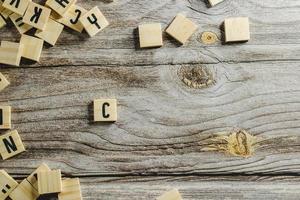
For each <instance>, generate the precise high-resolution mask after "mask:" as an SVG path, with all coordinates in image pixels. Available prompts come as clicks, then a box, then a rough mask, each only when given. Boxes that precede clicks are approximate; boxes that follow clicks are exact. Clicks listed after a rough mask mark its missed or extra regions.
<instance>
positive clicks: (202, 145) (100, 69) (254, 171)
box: [0, 0, 300, 200]
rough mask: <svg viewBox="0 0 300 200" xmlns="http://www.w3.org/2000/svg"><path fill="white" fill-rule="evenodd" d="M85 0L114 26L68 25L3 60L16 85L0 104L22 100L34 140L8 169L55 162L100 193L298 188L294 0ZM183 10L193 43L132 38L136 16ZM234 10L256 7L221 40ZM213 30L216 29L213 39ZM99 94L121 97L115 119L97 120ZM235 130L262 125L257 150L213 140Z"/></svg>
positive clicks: (94, 195)
mask: <svg viewBox="0 0 300 200" xmlns="http://www.w3.org/2000/svg"><path fill="white" fill-rule="evenodd" d="M78 4H80V5H82V6H83V7H85V8H86V9H90V8H92V7H93V6H96V5H97V6H99V8H100V9H101V10H102V11H103V13H104V14H105V15H106V16H107V18H108V20H109V21H110V23H111V25H110V26H109V27H108V28H106V29H105V30H104V31H103V32H101V33H100V34H98V35H96V36H95V37H93V38H88V36H87V34H79V33H75V32H73V31H71V30H68V29H65V31H64V32H63V34H62V36H61V37H60V39H59V41H58V43H57V45H56V46H55V47H46V48H44V51H43V53H42V59H41V62H40V63H30V62H28V61H25V60H23V61H22V66H20V67H9V66H3V65H1V69H0V71H1V73H3V74H4V75H5V76H7V77H8V79H9V81H10V82H11V85H10V86H9V87H8V88H7V89H5V90H4V91H3V92H1V93H0V103H1V104H3V105H6V104H7V105H11V106H12V107H13V111H12V123H13V128H14V129H17V130H18V131H19V133H20V135H21V137H22V139H23V141H24V143H25V146H26V147H27V152H25V153H23V154H21V155H19V156H17V157H15V158H13V159H9V160H7V161H0V168H4V169H6V170H7V171H8V172H9V173H11V174H12V175H13V176H14V177H16V178H23V177H25V176H26V175H28V174H29V173H30V172H31V171H32V170H33V169H34V168H36V167H37V166H38V165H39V164H40V163H41V162H46V163H47V164H48V165H49V166H50V167H51V168H61V169H62V171H63V173H64V176H66V177H73V176H75V177H80V178H81V181H82V189H83V195H84V199H91V200H92V199H107V200H127V199H128V200H129V199H131V200H134V199H141V198H144V199H149V200H150V199H154V198H155V197H156V196H158V195H159V194H161V193H163V192H164V191H166V190H168V189H170V188H173V187H176V188H178V189H179V190H180V191H181V192H182V193H183V197H184V199H188V200H192V199H193V200H199V199H299V193H300V190H299V189H300V185H299V182H300V180H299V174H300V153H299V151H300V134H299V131H300V125H299V122H300V102H299V99H300V90H299V84H300V62H299V61H300V59H299V58H300V23H299V21H300V14H299V11H300V1H299V0H287V1H283V0H276V1H274V0H264V1H261V0H247V1H245V0H225V2H224V3H222V4H220V5H218V6H216V7H214V8H208V7H207V5H206V2H205V1H204V0H151V1H149V0H116V1H113V2H108V1H105V0H97V1H96V0H94V1H91V0H86V1H84V0H78ZM179 12H182V13H185V14H186V15H187V16H188V17H189V18H191V19H192V20H193V21H194V22H196V23H197V24H198V25H199V29H198V31H197V33H195V34H194V35H193V37H192V38H191V40H190V41H189V42H188V43H187V44H186V45H184V46H179V45H178V44H177V43H176V42H175V41H174V40H173V39H171V38H170V37H168V36H166V35H164V46H163V47H162V48H158V49H148V50H141V49H138V48H137V44H138V37H137V34H136V28H137V26H138V25H139V24H140V23H146V22H161V23H162V25H163V27H166V26H167V25H168V24H169V23H170V22H171V21H172V19H173V17H174V16H175V15H176V14H177V13H179ZM233 16H248V17H249V18H250V21H251V40H250V41H249V42H248V43H245V44H233V45H223V44H222V40H221V38H222V31H221V29H220V25H221V24H222V22H223V20H224V19H225V18H226V17H233ZM204 31H211V32H214V33H216V34H217V36H218V38H219V40H218V41H217V42H216V43H215V44H212V45H207V44H204V43H203V42H202V41H201V39H200V38H201V34H202V32H204ZM19 38H20V36H19V35H18V33H17V31H16V30H15V29H14V28H13V26H12V25H10V26H8V27H6V28H4V29H1V30H0V40H9V41H18V40H19ZM187 83H188V84H187ZM206 83H208V86H206V85H205V84H206ZM201 85H202V86H203V85H204V86H203V87H201ZM103 97H115V98H117V99H118V101H119V105H118V109H119V110H118V112H119V120H118V121H117V122H116V123H114V124H99V123H98V124H95V123H92V121H91V116H92V111H91V110H92V109H91V103H92V100H93V99H95V98H103ZM236 129H244V130H246V131H247V132H248V133H250V134H252V135H254V136H256V137H257V138H259V140H258V141H257V144H256V149H255V152H254V155H253V156H251V157H248V158H243V157H236V156H232V155H229V154H228V153H224V152H220V151H216V152H211V151H206V150H205V149H207V147H210V146H211V145H212V144H214V141H213V140H212V138H214V137H215V134H216V133H218V132H221V131H232V130H236Z"/></svg>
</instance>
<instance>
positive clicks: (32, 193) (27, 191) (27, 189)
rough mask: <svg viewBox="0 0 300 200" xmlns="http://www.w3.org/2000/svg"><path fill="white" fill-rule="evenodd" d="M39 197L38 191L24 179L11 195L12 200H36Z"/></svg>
mask: <svg viewBox="0 0 300 200" xmlns="http://www.w3.org/2000/svg"><path fill="white" fill-rule="evenodd" d="M38 197H39V193H38V191H37V190H36V189H35V188H34V187H33V186H32V185H31V184H30V183H29V182H28V181H27V179H24V180H23V181H22V182H21V183H20V184H19V185H18V186H17V187H16V188H15V189H14V190H13V191H12V192H11V193H10V194H9V198H10V199H11V200H21V199H22V200H36V199H37V198H38Z"/></svg>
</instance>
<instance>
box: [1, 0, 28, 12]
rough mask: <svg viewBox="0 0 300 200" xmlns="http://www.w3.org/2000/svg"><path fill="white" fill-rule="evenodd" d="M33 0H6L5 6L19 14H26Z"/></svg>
mask: <svg viewBox="0 0 300 200" xmlns="http://www.w3.org/2000/svg"><path fill="white" fill-rule="evenodd" d="M30 2H31V0H5V1H4V3H3V5H2V6H3V7H4V8H7V9H8V10H11V11H12V12H14V13H17V14H19V15H24V13H25V11H26V8H27V7H28V4H29V3H30Z"/></svg>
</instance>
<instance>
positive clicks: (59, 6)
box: [46, 0, 76, 16]
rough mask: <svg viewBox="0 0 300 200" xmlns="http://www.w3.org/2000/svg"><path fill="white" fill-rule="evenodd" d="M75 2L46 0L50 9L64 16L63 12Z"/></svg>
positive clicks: (74, 0) (70, 0) (71, 0)
mask: <svg viewBox="0 0 300 200" xmlns="http://www.w3.org/2000/svg"><path fill="white" fill-rule="evenodd" d="M75 3H76V0H47V1H46V5H47V6H49V7H50V8H51V9H52V10H54V11H55V12H56V13H57V14H59V15H60V16H64V14H65V13H66V12H67V11H68V10H69V9H70V7H71V6H72V5H74V4H75Z"/></svg>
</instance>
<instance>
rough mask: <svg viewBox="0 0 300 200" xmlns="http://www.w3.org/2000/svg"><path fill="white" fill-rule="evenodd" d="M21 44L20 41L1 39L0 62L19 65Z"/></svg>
mask: <svg viewBox="0 0 300 200" xmlns="http://www.w3.org/2000/svg"><path fill="white" fill-rule="evenodd" d="M22 50H23V46H22V45H21V44H20V43H15V42H8V41H2V42H1V47H0V63H2V64H7V65H14V66H19V65H20V61H21V53H22Z"/></svg>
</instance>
